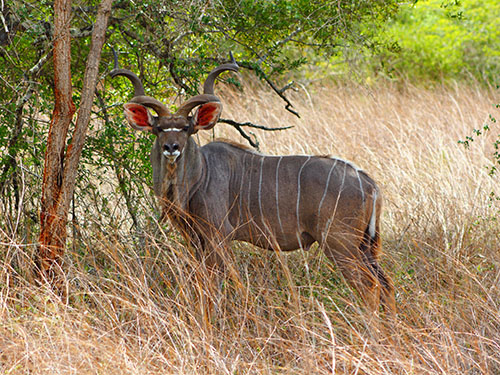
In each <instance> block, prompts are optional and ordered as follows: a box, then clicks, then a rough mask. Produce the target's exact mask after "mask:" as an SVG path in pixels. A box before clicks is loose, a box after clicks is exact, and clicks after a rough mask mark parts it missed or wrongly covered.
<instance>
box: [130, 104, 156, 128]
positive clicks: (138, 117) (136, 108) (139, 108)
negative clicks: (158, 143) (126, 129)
mask: <svg viewBox="0 0 500 375" xmlns="http://www.w3.org/2000/svg"><path fill="white" fill-rule="evenodd" d="M123 108H124V111H123V113H124V114H125V118H126V119H127V121H128V123H129V124H130V126H131V127H132V128H134V129H135V130H140V131H148V132H151V131H153V122H154V117H153V115H152V114H151V113H150V112H149V111H148V109H147V108H146V107H144V106H143V105H141V104H137V103H125V104H124V105H123Z"/></svg>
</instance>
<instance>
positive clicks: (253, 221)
mask: <svg viewBox="0 0 500 375" xmlns="http://www.w3.org/2000/svg"><path fill="white" fill-rule="evenodd" d="M202 152H203V153H204V155H205V159H206V161H207V165H208V169H209V171H210V178H209V180H210V181H211V183H212V184H213V185H214V186H213V187H212V188H211V190H216V189H218V190H219V192H220V193H222V194H225V195H226V196H225V197H224V206H225V207H226V210H227V212H225V215H226V217H227V220H228V221H229V223H230V226H231V229H232V233H231V235H232V237H233V238H234V239H237V240H243V241H247V242H251V243H253V244H256V245H258V246H260V247H263V248H269V247H273V246H274V245H276V244H279V245H280V248H281V249H282V250H293V249H297V248H299V247H307V246H309V245H310V244H311V243H313V242H314V241H321V240H322V239H323V238H324V236H325V233H326V232H327V231H330V232H335V231H344V228H345V230H346V231H347V230H348V231H349V232H352V229H353V228H359V230H360V231H364V230H365V229H366V226H367V225H368V222H369V220H370V216H371V211H372V209H373V208H372V207H373V205H372V204H371V202H372V199H373V196H374V193H375V191H376V185H375V183H374V182H373V180H372V179H371V178H370V177H369V176H368V175H366V173H364V172H363V171H361V170H360V169H358V168H357V167H355V166H354V165H352V164H351V163H349V162H346V161H344V160H341V159H335V158H330V157H323V156H304V155H291V156H269V155H262V154H259V153H257V152H254V151H250V150H248V149H247V148H245V147H242V146H238V145H235V144H232V143H226V142H212V143H210V144H208V145H206V146H204V147H202ZM222 185H224V186H222ZM227 234H229V233H227Z"/></svg>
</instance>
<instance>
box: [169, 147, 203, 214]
mask: <svg viewBox="0 0 500 375" xmlns="http://www.w3.org/2000/svg"><path fill="white" fill-rule="evenodd" d="M203 176H204V160H203V156H202V155H201V152H200V150H199V147H198V145H197V144H196V142H195V141H194V140H193V139H192V138H189V139H188V142H187V143H186V146H185V147H184V150H183V151H182V156H181V157H180V158H179V160H178V162H177V163H173V164H172V163H169V162H168V160H167V159H166V158H163V157H162V179H161V193H160V199H162V200H166V202H165V203H166V204H168V205H172V204H173V205H175V206H176V207H177V208H179V209H181V210H186V209H187V208H188V202H189V200H190V198H191V197H192V195H193V194H194V192H195V191H196V190H197V188H198V186H200V183H201V180H202V178H203Z"/></svg>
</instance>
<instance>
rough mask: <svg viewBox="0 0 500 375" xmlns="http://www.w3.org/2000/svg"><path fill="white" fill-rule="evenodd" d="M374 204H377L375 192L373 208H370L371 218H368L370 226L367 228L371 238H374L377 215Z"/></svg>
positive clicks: (375, 193)
mask: <svg viewBox="0 0 500 375" xmlns="http://www.w3.org/2000/svg"><path fill="white" fill-rule="evenodd" d="M376 203H377V190H375V192H374V193H373V208H372V216H371V217H370V224H369V226H368V232H369V233H370V237H371V238H375V235H376V233H375V231H376V228H377V226H376V224H377V223H376V221H377V215H376V212H375V211H376V208H377V206H376Z"/></svg>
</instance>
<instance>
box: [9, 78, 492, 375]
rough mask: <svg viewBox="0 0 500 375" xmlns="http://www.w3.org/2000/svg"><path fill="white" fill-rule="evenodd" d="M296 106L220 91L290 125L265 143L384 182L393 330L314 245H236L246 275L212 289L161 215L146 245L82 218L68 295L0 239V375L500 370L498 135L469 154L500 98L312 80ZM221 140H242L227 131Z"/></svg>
mask: <svg viewBox="0 0 500 375" xmlns="http://www.w3.org/2000/svg"><path fill="white" fill-rule="evenodd" d="M292 100H293V102H294V104H295V106H296V109H297V110H298V111H299V112H300V114H301V116H302V117H301V119H297V118H296V117H294V116H293V115H291V114H288V113H287V112H286V111H284V109H283V105H282V103H281V102H280V100H279V99H277V98H276V97H275V96H274V95H273V94H272V93H270V92H268V90H267V89H262V88H260V87H247V88H246V89H245V91H244V92H234V91H233V92H229V93H226V94H225V95H224V103H225V114H224V116H225V117H230V118H235V119H237V120H240V121H247V120H250V121H253V122H256V123H260V124H268V125H273V126H274V125H294V128H293V129H291V130H287V131H283V132H279V133H265V132H257V131H256V133H257V135H258V138H259V140H260V144H261V149H262V151H265V152H267V153H271V154H291V153H306V154H334V155H337V156H340V157H342V158H346V159H349V160H352V161H353V162H354V163H356V164H357V165H359V166H360V167H362V168H363V169H365V170H366V171H368V172H369V173H370V174H371V175H372V176H373V177H374V178H375V179H376V180H377V181H378V183H379V185H380V187H381V188H382V190H383V192H384V198H385V207H384V213H383V217H382V221H383V223H382V233H383V239H384V250H385V256H384V257H383V263H384V264H383V265H384V267H385V268H386V269H387V270H388V271H389V272H390V274H391V275H392V276H393V279H394V283H395V287H396V290H397V296H396V298H397V303H398V309H399V314H398V317H397V320H396V322H395V323H394V324H393V325H392V327H389V328H386V332H385V334H384V335H377V334H375V333H374V329H373V327H370V326H369V325H368V324H367V323H366V321H365V317H364V313H363V311H362V310H361V309H360V307H359V306H360V305H359V303H358V300H357V297H356V295H355V294H353V293H352V292H351V291H350V290H349V289H348V288H347V287H346V286H345V284H344V283H343V282H342V280H341V277H340V276H339V275H338V274H337V273H336V272H335V270H334V269H332V266H331V265H330V264H329V263H328V262H327V261H326V259H324V256H323V255H322V254H321V253H320V252H319V251H318V250H316V249H314V248H313V249H312V250H311V251H310V252H301V251H297V252H294V253H290V254H276V253H273V252H264V251H261V250H258V249H256V248H253V247H251V246H248V245H246V244H234V246H233V248H232V250H233V254H232V257H231V262H232V266H233V268H234V272H232V273H231V275H230V276H228V279H227V280H226V281H225V282H224V284H223V286H222V289H221V291H220V292H218V293H212V292H211V288H210V283H209V282H208V281H207V280H206V279H205V278H204V274H203V272H202V269H200V267H199V265H198V264H197V262H196V261H195V260H194V259H193V256H192V255H191V252H190V250H189V249H187V248H186V247H185V246H184V243H183V240H182V239H180V238H179V236H178V235H176V234H175V233H172V232H171V231H170V230H169V229H168V226H163V227H158V226H156V224H155V223H151V225H150V226H149V228H148V230H147V231H146V234H145V235H144V237H143V241H138V240H137V237H131V236H126V235H124V234H123V233H122V232H121V231H119V230H117V228H111V227H107V226H104V227H103V226H102V225H101V224H100V222H99V215H97V214H95V215H94V216H92V217H87V218H85V220H87V221H88V222H95V225H94V226H93V229H92V230H91V231H88V232H85V233H81V237H80V243H79V245H78V247H77V248H75V249H73V248H71V247H70V249H73V250H69V251H68V255H67V257H66V261H67V264H66V266H67V284H66V285H67V288H68V295H69V299H68V300H67V301H61V300H60V299H59V298H58V297H57V296H55V295H53V294H52V292H51V291H50V290H48V289H47V288H45V287H40V286H35V285H34V284H32V283H30V282H29V281H28V279H29V278H28V277H26V276H25V275H24V274H23V273H22V272H21V271H20V269H19V265H23V264H24V265H29V262H30V259H29V254H31V253H32V248H33V245H30V244H28V245H26V244H23V243H22V242H21V241H19V240H17V239H15V238H12V236H11V235H10V234H9V233H7V232H6V231H5V230H2V233H1V241H2V243H1V248H0V254H2V257H3V259H2V261H1V266H0V370H1V371H2V372H3V373H8V374H47V373H55V374H57V373H62V374H87V373H89V374H96V373H98V374H122V373H123V374H158V373H161V374H281V373H283V374H285V373H286V374H332V373H333V374H498V373H500V354H499V353H500V251H499V250H500V245H499V238H500V224H499V221H498V220H499V218H500V212H499V209H500V207H499V205H498V202H497V201H491V200H490V199H489V193H490V192H492V191H496V193H497V194H500V191H499V188H498V186H499V177H498V176H496V177H494V178H491V177H489V176H488V172H487V170H486V168H485V165H488V164H489V163H490V160H489V159H488V156H489V155H490V153H491V151H492V150H491V143H492V142H491V139H488V138H487V137H484V138H479V139H477V140H476V141H475V142H474V143H473V146H472V148H471V149H470V150H465V149H464V148H463V147H462V146H461V145H459V144H457V140H459V139H464V138H465V136H466V135H469V134H470V133H471V129H472V128H478V127H480V126H481V125H482V124H483V122H485V121H486V120H487V119H488V114H489V113H492V114H493V115H495V116H497V117H500V114H499V113H498V109H495V107H494V104H495V103H497V102H498V101H499V99H498V92H495V91H493V90H488V89H480V88H474V87H466V86H460V85H457V86H456V87H447V88H444V87H443V88H435V89H432V90H426V89H420V88H415V87H405V88H403V89H401V88H397V87H390V86H383V87H375V88H366V87H358V86H352V85H339V86H335V85H331V84H330V85H328V86H326V87H321V86H316V87H311V88H307V89H306V88H302V89H300V90H299V91H298V92H296V93H294V94H293V95H292ZM495 111H496V112H495ZM497 130H498V129H497ZM210 136H211V135H210ZM215 136H222V137H228V138H232V139H239V138H238V135H237V134H236V132H235V131H234V130H233V129H232V128H229V127H227V126H225V125H222V124H220V125H218V126H217V128H216V130H215ZM202 138H203V139H201V140H200V141H201V142H205V141H206V139H207V138H209V135H204V136H203V137H202ZM146 207H147V205H146V204H144V206H141V209H146ZM15 265H17V267H15ZM21 268H22V267H21Z"/></svg>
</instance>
